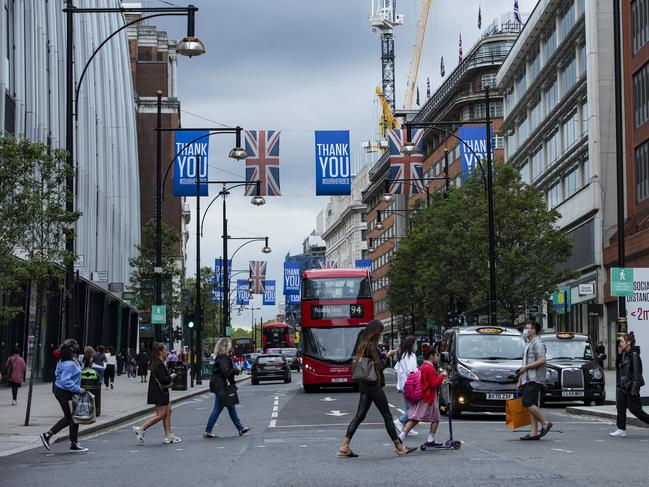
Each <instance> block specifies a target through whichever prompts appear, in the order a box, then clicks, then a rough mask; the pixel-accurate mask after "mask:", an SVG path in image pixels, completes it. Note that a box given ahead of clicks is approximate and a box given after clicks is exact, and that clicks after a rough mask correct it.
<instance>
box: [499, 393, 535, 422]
mask: <svg viewBox="0 0 649 487" xmlns="http://www.w3.org/2000/svg"><path fill="white" fill-rule="evenodd" d="M530 422H531V421H530V413H529V412H528V411H527V409H525V406H523V398H522V397H514V399H510V400H508V401H506V402H505V424H506V425H507V427H508V428H511V429H513V430H515V429H517V428H521V427H523V426H527V425H528V424H530Z"/></svg>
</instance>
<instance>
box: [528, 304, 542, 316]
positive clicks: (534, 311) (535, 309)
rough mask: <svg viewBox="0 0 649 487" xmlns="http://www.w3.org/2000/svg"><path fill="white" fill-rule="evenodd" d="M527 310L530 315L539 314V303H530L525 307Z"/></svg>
mask: <svg viewBox="0 0 649 487" xmlns="http://www.w3.org/2000/svg"><path fill="white" fill-rule="evenodd" d="M527 312H528V313H529V314H531V315H536V314H539V305H538V304H532V305H530V306H528V307H527Z"/></svg>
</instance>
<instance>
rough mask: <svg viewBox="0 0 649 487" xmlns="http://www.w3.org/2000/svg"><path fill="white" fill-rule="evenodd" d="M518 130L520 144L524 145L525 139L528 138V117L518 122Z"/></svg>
mask: <svg viewBox="0 0 649 487" xmlns="http://www.w3.org/2000/svg"><path fill="white" fill-rule="evenodd" d="M516 130H517V131H518V144H519V145H523V144H524V143H525V141H526V140H527V135H528V133H527V117H525V118H524V119H522V120H520V121H519V122H518V126H517V128H516Z"/></svg>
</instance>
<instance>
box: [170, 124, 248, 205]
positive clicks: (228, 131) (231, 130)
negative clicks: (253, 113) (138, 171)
mask: <svg viewBox="0 0 649 487" xmlns="http://www.w3.org/2000/svg"><path fill="white" fill-rule="evenodd" d="M242 130H243V129H242V128H241V127H228V128H223V129H221V130H214V131H211V132H208V133H206V134H204V135H201V136H200V137H196V138H195V139H194V140H191V141H189V142H187V143H186V144H185V145H184V146H182V148H181V149H180V150H179V151H178V152H176V155H175V156H173V158H172V159H171V162H170V163H169V165H168V166H167V170H166V171H165V176H164V178H163V179H162V188H161V198H162V201H164V199H165V184H167V176H169V170H170V169H171V166H173V164H174V161H175V160H176V158H177V157H178V156H179V155H180V154H181V152H182V151H184V150H185V149H186V148H187V147H189V146H190V145H192V144H193V143H194V142H196V141H199V140H201V139H203V138H205V137H209V136H211V135H215V134H234V133H236V134H240V133H241V131H242Z"/></svg>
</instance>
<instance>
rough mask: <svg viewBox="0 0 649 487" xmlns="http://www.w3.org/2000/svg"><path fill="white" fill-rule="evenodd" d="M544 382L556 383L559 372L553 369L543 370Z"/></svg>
mask: <svg viewBox="0 0 649 487" xmlns="http://www.w3.org/2000/svg"><path fill="white" fill-rule="evenodd" d="M545 380H546V381H548V382H556V381H558V380H559V372H557V371H556V370H554V369H546V370H545Z"/></svg>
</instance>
